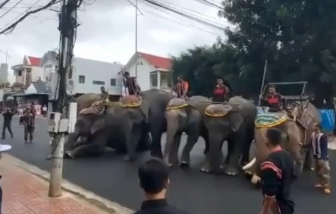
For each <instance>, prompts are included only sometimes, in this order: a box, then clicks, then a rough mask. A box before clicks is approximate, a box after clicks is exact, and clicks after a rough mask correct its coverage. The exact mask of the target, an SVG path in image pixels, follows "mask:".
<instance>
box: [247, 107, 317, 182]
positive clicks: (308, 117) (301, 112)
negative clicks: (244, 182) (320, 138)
mask: <svg viewBox="0 0 336 214" xmlns="http://www.w3.org/2000/svg"><path fill="white" fill-rule="evenodd" d="M273 114H278V115H282V116H286V117H287V120H284V122H282V123H279V124H278V125H275V126H274V127H276V128H278V129H279V130H281V131H282V132H283V133H284V136H283V140H282V142H281V146H282V147H283V148H284V149H285V150H287V151H288V152H289V153H290V154H291V155H292V157H293V160H294V161H295V172H294V173H295V175H296V176H299V175H300V174H301V173H302V171H303V168H304V165H305V164H306V165H308V166H310V167H311V163H312V155H311V147H310V136H311V135H312V132H313V130H312V128H313V124H314V123H320V122H321V116H320V114H319V112H318V110H317V109H316V108H315V106H314V105H312V104H311V103H307V104H306V105H305V106H304V107H303V108H301V107H299V108H295V110H294V111H290V112H285V113H273ZM287 115H288V116H287ZM259 117H262V116H259V115H258V117H257V118H259ZM267 129H268V127H256V128H255V131H254V135H255V139H254V140H255V146H256V149H255V157H254V158H253V160H252V161H251V162H249V163H248V164H247V165H245V166H244V167H243V170H244V171H245V172H246V173H247V174H250V175H253V177H252V179H251V182H252V183H253V184H257V183H258V182H259V181H260V176H259V175H260V172H259V166H260V164H261V163H262V162H263V161H264V160H265V159H266V158H267V156H268V155H269V154H270V153H269V150H268V149H267V146H266V131H267ZM307 162H308V163H307Z"/></svg>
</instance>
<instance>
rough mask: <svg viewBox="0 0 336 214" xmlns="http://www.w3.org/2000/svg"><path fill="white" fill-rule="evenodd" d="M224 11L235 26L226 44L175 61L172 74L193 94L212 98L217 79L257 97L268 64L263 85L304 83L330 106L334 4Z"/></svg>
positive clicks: (288, 1)
mask: <svg viewBox="0 0 336 214" xmlns="http://www.w3.org/2000/svg"><path fill="white" fill-rule="evenodd" d="M222 6H223V8H224V10H222V11H219V15H220V16H222V17H223V18H226V19H227V20H228V21H229V22H230V23H232V24H234V25H235V28H234V29H228V30H227V31H226V36H227V40H226V41H225V42H222V41H220V40H219V41H217V43H216V44H214V45H213V46H211V47H197V48H195V49H191V50H188V51H187V52H185V53H183V54H182V55H181V56H180V57H178V58H175V59H174V65H173V70H174V74H175V73H176V74H183V75H184V76H185V78H186V79H187V80H188V81H189V82H190V84H191V87H192V92H193V93H194V94H205V95H208V93H211V90H212V88H213V85H214V83H215V82H214V78H215V75H220V76H224V77H226V78H227V79H228V80H229V81H230V82H231V81H232V82H233V85H234V88H235V89H236V90H237V89H241V90H240V91H239V92H238V93H240V94H242V95H244V96H247V97H251V96H256V95H258V93H259V91H260V86H261V82H262V76H263V69H264V63H265V60H266V59H267V60H268V67H267V76H266V81H269V82H270V81H273V82H280V81H308V82H309V86H310V93H313V94H315V97H316V98H317V99H318V100H319V101H320V102H322V101H323V100H324V99H326V100H327V101H329V102H332V101H331V100H332V98H333V96H334V95H335V92H336V85H335V84H334V83H335V82H336V1H335V0H321V1H316V0H281V1H280V0H226V1H223V2H222ZM200 80H201V81H200ZM208 88H209V91H208ZM202 92H203V93H202Z"/></svg>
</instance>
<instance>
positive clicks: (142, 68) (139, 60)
mask: <svg viewBox="0 0 336 214" xmlns="http://www.w3.org/2000/svg"><path fill="white" fill-rule="evenodd" d="M136 65H137V66H138V71H137V81H138V84H139V85H140V87H141V90H142V91H145V90H149V89H151V88H158V89H163V90H170V87H171V83H172V80H171V60H170V59H169V58H165V57H160V56H154V55H151V54H146V53H142V52H137V53H136V54H134V55H133V56H132V58H131V59H130V60H129V61H128V63H127V64H126V65H125V67H124V71H128V72H129V73H130V75H131V76H136V74H135V70H136V69H135V67H136ZM123 91H124V90H123Z"/></svg>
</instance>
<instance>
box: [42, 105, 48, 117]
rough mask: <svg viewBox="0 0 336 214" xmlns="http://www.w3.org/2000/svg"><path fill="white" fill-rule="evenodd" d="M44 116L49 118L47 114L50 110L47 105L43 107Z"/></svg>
mask: <svg viewBox="0 0 336 214" xmlns="http://www.w3.org/2000/svg"><path fill="white" fill-rule="evenodd" d="M42 112H43V113H42V114H43V117H46V116H47V112H48V108H47V106H46V105H43V107H42Z"/></svg>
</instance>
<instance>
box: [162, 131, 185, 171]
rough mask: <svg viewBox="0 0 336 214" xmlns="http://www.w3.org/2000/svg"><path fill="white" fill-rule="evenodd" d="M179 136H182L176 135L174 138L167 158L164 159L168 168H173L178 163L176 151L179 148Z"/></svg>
mask: <svg viewBox="0 0 336 214" xmlns="http://www.w3.org/2000/svg"><path fill="white" fill-rule="evenodd" d="M181 136H182V133H176V135H175V136H174V140H173V143H172V145H171V147H170V150H169V154H168V157H167V156H166V158H165V160H166V162H167V164H168V166H175V165H177V164H178V162H179V161H178V151H179V148H180V143H181ZM167 159H168V160H167Z"/></svg>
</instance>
